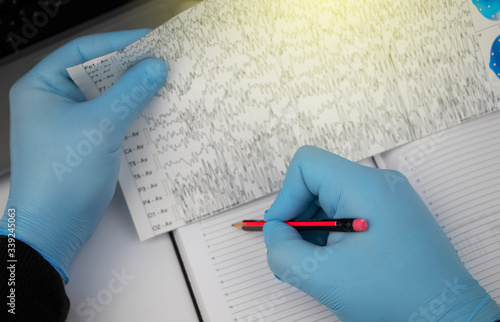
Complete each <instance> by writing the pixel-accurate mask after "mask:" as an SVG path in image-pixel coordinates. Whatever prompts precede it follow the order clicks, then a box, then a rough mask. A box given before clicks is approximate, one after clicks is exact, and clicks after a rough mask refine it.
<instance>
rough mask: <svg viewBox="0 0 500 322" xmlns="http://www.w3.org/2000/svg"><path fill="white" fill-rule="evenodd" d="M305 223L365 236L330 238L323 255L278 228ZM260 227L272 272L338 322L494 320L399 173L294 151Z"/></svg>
mask: <svg viewBox="0 0 500 322" xmlns="http://www.w3.org/2000/svg"><path fill="white" fill-rule="evenodd" d="M318 206H320V207H318ZM312 217H315V218H322V217H327V218H364V219H366V220H367V222H368V230H367V231H366V232H360V233H331V234H329V236H328V242H327V245H326V246H317V245H315V244H314V243H310V242H307V241H304V240H303V239H302V237H301V235H300V234H299V233H297V231H296V230H295V229H293V228H292V227H290V226H288V225H286V224H284V223H282V222H281V221H285V220H291V219H294V218H300V219H302V220H304V219H307V218H312ZM264 219H265V220H266V221H269V222H267V223H266V224H265V226H264V236H265V242H266V245H267V248H268V250H269V254H268V264H269V267H270V268H271V270H272V271H273V272H274V273H275V274H276V275H277V276H278V277H279V278H280V279H281V280H283V281H285V282H288V283H290V284H291V285H293V286H295V287H297V288H299V289H300V290H302V291H304V292H305V293H307V294H309V295H310V296H312V297H313V298H315V299H316V300H318V301H319V302H320V303H321V304H323V305H325V306H327V307H328V308H329V309H331V310H332V311H333V313H334V314H336V315H337V316H338V317H339V318H340V319H342V321H418V322H423V321H494V320H495V318H497V319H498V318H500V308H499V307H498V306H497V304H496V303H495V302H494V301H493V300H492V299H491V298H490V296H489V295H488V294H487V293H486V292H485V291H484V289H483V288H481V286H479V284H478V283H477V281H476V280H474V279H473V278H472V277H471V275H470V274H469V273H468V272H467V270H466V269H465V268H464V265H463V264H462V262H461V261H460V259H459V257H458V256H457V253H456V251H455V249H454V248H453V246H452V245H451V243H450V241H449V240H448V238H447V237H446V235H445V234H444V232H443V231H442V229H441V228H440V227H439V225H438V224H437V222H436V221H435V219H434V218H433V217H432V215H431V214H430V212H429V211H428V209H427V207H426V206H425V204H424V203H423V202H422V200H421V199H420V197H419V196H418V195H417V193H416V192H415V191H414V190H413V188H412V187H411V186H410V184H409V183H408V181H407V180H406V178H405V177H404V176H403V175H402V174H400V173H398V172H395V171H385V170H379V169H372V168H369V167H364V166H361V165H358V164H356V163H353V162H351V161H348V160H346V159H344V158H341V157H339V156H337V155H335V154H332V153H330V152H327V151H324V150H321V149H318V148H315V147H310V146H306V147H302V148H300V149H299V150H298V151H297V153H296V154H295V156H294V158H293V160H292V161H291V163H290V166H289V168H288V171H287V174H286V177H285V181H284V183H283V188H282V189H281V191H280V193H279V195H278V196H277V198H276V200H275V202H274V203H273V205H272V206H271V207H270V209H269V210H268V211H267V213H266V215H265V217H264ZM310 237H311V236H309V239H310ZM318 242H319V244H321V238H319V239H318Z"/></svg>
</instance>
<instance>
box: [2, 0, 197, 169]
mask: <svg viewBox="0 0 500 322" xmlns="http://www.w3.org/2000/svg"><path fill="white" fill-rule="evenodd" d="M198 2H200V1H188V0H104V1H103V0H0V175H1V174H4V173H7V172H8V171H9V169H10V155H9V90H10V87H11V86H12V84H14V82H15V81H16V80H17V79H19V78H20V77H21V76H23V75H24V74H25V73H26V72H27V71H29V70H30V69H31V68H32V67H33V66H35V65H36V64H37V63H38V62H39V61H40V60H42V59H43V58H44V57H45V56H47V55H48V54H49V53H51V52H52V51H54V50H55V49H57V48H58V47H60V46H62V45H63V44H65V43H67V42H68V41H70V40H72V39H74V38H77V37H80V36H84V35H90V34H94V33H102V32H109V31H117V30H129V29H140V28H156V27H158V26H159V25H161V24H162V23H163V22H165V21H167V20H168V19H170V18H171V17H173V16H175V15H177V14H178V13H180V12H182V11H184V10H186V9H188V8H189V7H191V6H193V5H195V4H196V3H198Z"/></svg>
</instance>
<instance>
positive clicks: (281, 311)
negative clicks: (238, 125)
mask: <svg viewBox="0 0 500 322" xmlns="http://www.w3.org/2000/svg"><path fill="white" fill-rule="evenodd" d="M274 198H275V195H271V196H268V197H265V198H262V199H259V200H257V201H254V202H252V203H250V204H247V205H244V206H241V207H238V208H235V209H233V210H230V211H229V212H227V213H225V214H221V215H218V216H215V217H212V218H209V219H206V220H203V221H201V222H198V223H193V224H191V225H188V226H185V227H181V228H179V229H178V230H176V231H175V232H174V234H175V238H176V240H177V242H178V244H179V249H180V252H181V254H182V258H183V261H184V264H185V266H186V270H187V272H188V275H189V279H190V281H191V284H192V287H193V290H194V293H195V296H196V300H197V302H198V305H199V307H200V311H201V312H202V315H203V320H204V321H217V322H218V321H235V322H236V321H237V322H243V321H276V322H278V321H286V322H293V321H310V322H316V321H339V320H338V319H337V318H335V317H334V316H333V315H332V313H331V312H330V311H329V310H328V309H326V308H325V307H323V306H322V305H320V304H319V303H318V302H316V301H315V300H314V299H313V298H311V297H309V296H308V295H306V294H305V293H302V292H301V291H299V290H297V289H296V288H293V287H292V286H290V285H288V284H286V283H284V282H281V281H279V280H278V279H277V278H276V277H274V274H273V273H272V272H271V270H270V269H269V268H268V266H267V259H266V258H267V255H266V253H267V250H266V247H265V245H264V237H263V235H262V233H249V232H244V231H241V230H238V229H236V228H234V227H232V226H231V223H234V222H238V221H241V220H243V219H262V217H263V214H264V211H265V210H266V209H268V208H269V206H270V205H271V204H272V202H273V201H274Z"/></svg>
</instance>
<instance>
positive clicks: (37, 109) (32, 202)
mask: <svg viewBox="0 0 500 322" xmlns="http://www.w3.org/2000/svg"><path fill="white" fill-rule="evenodd" d="M149 31H150V30H134V31H125V32H114V33H108V34H99V35H93V36H87V37H83V38H79V39H76V40H74V41H72V42H70V43H68V44H67V45H65V46H63V47H61V48H60V49H58V50H57V51H55V52H54V53H52V54H51V55H49V56H48V57H46V58H45V59H44V60H43V61H41V62H40V63H39V64H38V65H37V66H35V67H34V68H33V69H32V70H31V71H29V72H28V73H27V74H26V75H25V76H23V77H22V78H21V79H20V80H19V81H17V82H16V84H14V86H13V87H12V89H11V92H10V112H11V133H10V134H11V136H10V146H11V187H10V194H9V199H8V202H7V208H6V211H5V213H4V216H3V217H2V219H1V220H0V234H4V235H8V234H9V233H12V232H14V234H15V238H16V239H19V240H21V241H23V242H25V243H27V244H28V245H30V246H31V247H33V248H34V249H35V250H37V251H38V252H39V253H40V254H41V255H42V256H43V257H44V258H45V259H46V260H47V261H49V262H50V263H51V264H52V266H54V268H55V269H56V270H57V271H58V272H59V273H60V274H61V276H62V277H63V278H64V280H65V281H66V282H67V281H68V268H69V266H70V264H71V262H72V261H73V258H74V257H75V255H76V254H77V253H78V251H79V250H80V248H81V247H82V245H83V244H84V243H85V242H86V241H87V240H88V239H89V238H90V236H91V235H92V234H93V232H94V230H95V229H96V227H97V224H98V223H99V221H100V219H101V217H102V214H103V212H104V210H105V208H106V207H107V206H108V204H109V202H110V201H111V199H112V196H113V194H114V191H115V188H116V183H117V178H118V171H119V166H120V157H121V154H122V152H121V146H122V142H123V139H124V137H125V135H126V133H127V131H128V129H129V127H130V125H131V123H132V122H133V121H134V120H135V119H136V118H137V116H138V115H139V113H140V112H141V111H142V109H143V108H144V107H146V106H147V105H148V103H149V102H150V101H151V99H152V98H153V97H154V95H155V93H156V92H157V91H158V90H159V89H160V88H161V86H162V85H163V84H164V82H165V79H166V77H167V73H168V67H167V65H166V64H165V62H163V61H161V60H158V59H145V60H143V61H141V62H139V63H137V64H136V65H135V66H133V67H132V68H131V69H130V70H129V71H128V72H127V73H126V74H125V75H124V76H123V77H122V78H121V79H120V80H119V81H118V82H117V84H115V85H114V86H113V87H112V88H111V89H109V90H108V91H107V92H106V93H104V94H102V95H101V96H100V97H98V98H96V99H94V100H92V101H86V100H85V97H84V95H83V94H82V92H81V91H80V90H79V89H78V87H77V86H76V85H75V84H74V83H73V82H72V80H71V79H70V78H69V75H68V73H67V71H66V68H68V67H72V66H75V65H77V64H81V63H83V62H85V61H87V60H90V59H92V58H95V57H98V56H101V55H104V54H107V53H109V52H112V51H115V50H118V49H120V48H122V47H124V46H126V45H128V44H130V43H132V42H133V41H135V40H137V39H138V38H140V37H142V36H145V35H146V34H147V33H148V32H149ZM8 209H11V211H8ZM12 209H14V213H15V216H14V217H15V222H14V223H15V226H14V230H13V229H12V226H9V227H10V228H11V229H9V230H7V220H8V219H9V218H10V217H12ZM9 214H10V215H11V216H10V217H9ZM11 222H12V219H11Z"/></svg>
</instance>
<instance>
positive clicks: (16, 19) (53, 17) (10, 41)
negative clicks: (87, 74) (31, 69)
mask: <svg viewBox="0 0 500 322" xmlns="http://www.w3.org/2000/svg"><path fill="white" fill-rule="evenodd" d="M130 1H132V0H35V1H33V0H0V39H1V41H0V58H3V57H5V56H8V55H10V54H15V53H17V52H19V51H20V50H22V49H24V48H26V47H28V46H30V45H33V44H34V43H36V42H38V41H40V40H42V39H45V38H48V37H50V36H52V35H55V34H57V33H59V32H61V31H64V30H66V29H68V28H71V27H73V26H76V25H78V24H80V23H82V22H85V21H87V20H89V19H91V18H94V17H97V16H98V15H100V14H103V13H105V12H107V11H109V10H111V9H113V8H116V7H117V6H119V5H121V4H123V3H125V2H130Z"/></svg>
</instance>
